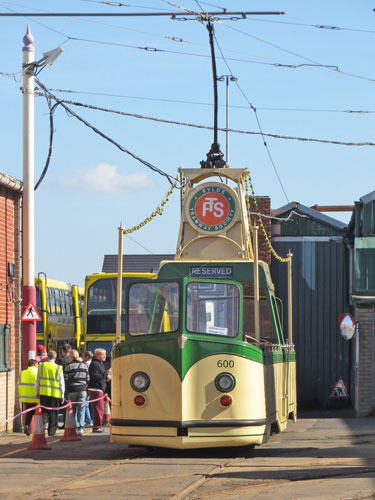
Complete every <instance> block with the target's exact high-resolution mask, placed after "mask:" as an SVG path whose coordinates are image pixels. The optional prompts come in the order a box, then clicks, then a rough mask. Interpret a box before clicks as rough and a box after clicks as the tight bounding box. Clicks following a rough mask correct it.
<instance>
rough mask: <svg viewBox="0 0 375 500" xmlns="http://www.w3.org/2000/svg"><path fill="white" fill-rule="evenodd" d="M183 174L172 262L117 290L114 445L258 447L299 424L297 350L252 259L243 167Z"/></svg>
mask: <svg viewBox="0 0 375 500" xmlns="http://www.w3.org/2000/svg"><path fill="white" fill-rule="evenodd" d="M180 174H181V178H182V181H183V182H182V185H183V186H184V188H185V191H184V195H183V197H182V207H181V223H180V230H179V237H178V243H177V250H176V255H175V259H174V260H172V261H164V262H162V263H161V264H160V269H159V271H158V273H157V277H155V278H152V279H146V278H144V279H138V280H137V281H132V280H131V279H129V281H128V283H127V284H126V285H125V286H124V298H123V301H122V302H123V304H124V305H123V306H122V309H123V308H124V309H125V321H124V323H125V336H123V335H121V336H120V335H117V336H116V342H115V343H114V346H113V350H112V418H111V442H116V443H124V444H130V445H139V446H156V447H167V448H177V449H183V448H207V447H218V446H220V447H221V446H248V445H260V444H262V443H264V442H266V441H267V439H268V438H269V436H270V434H271V431H275V432H280V431H283V430H285V428H286V426H287V422H288V419H292V420H293V421H296V418H297V401H296V353H295V350H294V345H293V343H292V332H291V328H289V329H288V336H289V338H288V339H286V338H285V335H284V331H283V328H282V321H281V319H280V311H279V307H278V302H277V299H276V295H275V291H274V285H273V283H272V280H271V276H270V271H269V268H268V265H267V264H266V263H265V262H263V261H260V260H258V250H257V246H258V245H257V230H256V228H254V231H252V228H251V226H250V225H249V205H248V204H247V200H246V194H245V189H244V185H245V182H246V178H247V176H248V172H247V170H245V169H232V168H228V167H218V168H201V169H180ZM213 179H214V180H213ZM251 232H253V235H254V236H253V242H252V239H251ZM121 237H122V236H121ZM290 316H291V315H290Z"/></svg>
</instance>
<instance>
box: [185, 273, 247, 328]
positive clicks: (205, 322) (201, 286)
mask: <svg viewBox="0 0 375 500" xmlns="http://www.w3.org/2000/svg"><path fill="white" fill-rule="evenodd" d="M239 298H240V291H239V288H238V287H237V286H236V285H231V284H227V283H208V282H207V283H189V284H188V285H187V297H186V301H187V303H186V327H187V329H188V331H189V332H194V333H205V334H209V335H222V336H225V337H235V336H236V335H237V334H238V324H239Z"/></svg>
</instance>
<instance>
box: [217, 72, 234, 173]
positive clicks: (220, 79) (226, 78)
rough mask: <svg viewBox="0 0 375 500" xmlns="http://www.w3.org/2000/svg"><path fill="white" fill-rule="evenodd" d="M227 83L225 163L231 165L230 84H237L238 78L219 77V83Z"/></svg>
mask: <svg viewBox="0 0 375 500" xmlns="http://www.w3.org/2000/svg"><path fill="white" fill-rule="evenodd" d="M224 80H225V82H226V112H225V114H226V120H225V128H226V133H225V162H226V164H227V165H229V82H236V81H237V80H238V78H236V77H235V76H233V75H222V76H219V78H218V81H219V82H224Z"/></svg>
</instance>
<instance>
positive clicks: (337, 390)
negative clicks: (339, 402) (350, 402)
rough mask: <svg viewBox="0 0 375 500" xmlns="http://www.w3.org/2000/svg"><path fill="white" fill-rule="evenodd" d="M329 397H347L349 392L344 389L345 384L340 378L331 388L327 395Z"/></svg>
mask: <svg viewBox="0 0 375 500" xmlns="http://www.w3.org/2000/svg"><path fill="white" fill-rule="evenodd" d="M329 397H330V398H338V399H342V398H348V397H349V393H348V391H347V390H346V387H345V384H344V382H343V381H342V380H341V379H340V380H339V381H338V382H337V384H336V385H335V387H334V388H333V389H332V392H331V394H330V395H329Z"/></svg>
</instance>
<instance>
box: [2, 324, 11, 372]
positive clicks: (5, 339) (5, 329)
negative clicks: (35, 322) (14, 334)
mask: <svg viewBox="0 0 375 500" xmlns="http://www.w3.org/2000/svg"><path fill="white" fill-rule="evenodd" d="M9 369H10V325H0V371H4V370H9Z"/></svg>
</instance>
